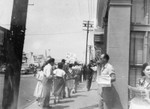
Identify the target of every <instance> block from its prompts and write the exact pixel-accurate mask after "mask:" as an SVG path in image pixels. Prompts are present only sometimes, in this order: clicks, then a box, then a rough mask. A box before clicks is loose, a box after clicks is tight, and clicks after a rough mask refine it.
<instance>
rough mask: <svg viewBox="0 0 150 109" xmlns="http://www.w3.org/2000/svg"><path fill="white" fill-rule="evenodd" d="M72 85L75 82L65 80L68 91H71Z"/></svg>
mask: <svg viewBox="0 0 150 109" xmlns="http://www.w3.org/2000/svg"><path fill="white" fill-rule="evenodd" d="M74 84H75V80H74V79H68V80H66V87H67V88H69V89H73V88H74Z"/></svg>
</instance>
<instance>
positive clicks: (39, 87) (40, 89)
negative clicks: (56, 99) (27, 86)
mask: <svg viewBox="0 0 150 109" xmlns="http://www.w3.org/2000/svg"><path fill="white" fill-rule="evenodd" d="M33 95H34V96H35V97H37V98H42V97H43V84H42V82H40V81H38V82H37V85H36V87H35V90H34V94H33Z"/></svg>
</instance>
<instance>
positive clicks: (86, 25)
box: [83, 21, 93, 65]
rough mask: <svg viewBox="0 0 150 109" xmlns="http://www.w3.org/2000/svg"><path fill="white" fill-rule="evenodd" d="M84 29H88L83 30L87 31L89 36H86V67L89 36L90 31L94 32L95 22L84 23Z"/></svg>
mask: <svg viewBox="0 0 150 109" xmlns="http://www.w3.org/2000/svg"><path fill="white" fill-rule="evenodd" d="M83 27H86V29H83V30H85V31H87V34H86V51H85V65H87V52H88V36H89V31H92V28H93V22H91V21H83Z"/></svg>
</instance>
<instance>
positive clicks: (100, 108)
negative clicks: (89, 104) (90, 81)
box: [98, 97, 105, 109]
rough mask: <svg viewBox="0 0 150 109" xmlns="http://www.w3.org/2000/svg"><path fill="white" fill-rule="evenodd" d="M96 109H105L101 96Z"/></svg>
mask: <svg viewBox="0 0 150 109" xmlns="http://www.w3.org/2000/svg"><path fill="white" fill-rule="evenodd" d="M98 107H99V108H98V109H105V108H104V101H103V99H102V97H100V98H99V103H98Z"/></svg>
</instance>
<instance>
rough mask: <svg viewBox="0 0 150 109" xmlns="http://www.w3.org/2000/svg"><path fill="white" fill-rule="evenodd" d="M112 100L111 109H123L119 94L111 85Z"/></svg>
mask: <svg viewBox="0 0 150 109" xmlns="http://www.w3.org/2000/svg"><path fill="white" fill-rule="evenodd" d="M113 101H114V105H113V109H123V106H122V104H121V100H120V97H119V94H118V92H117V90H116V88H115V87H113Z"/></svg>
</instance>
